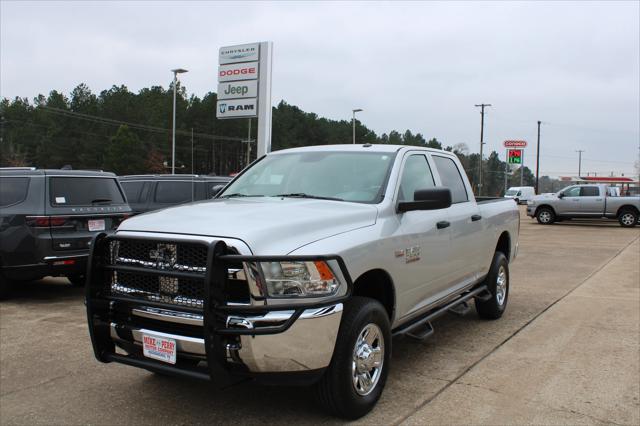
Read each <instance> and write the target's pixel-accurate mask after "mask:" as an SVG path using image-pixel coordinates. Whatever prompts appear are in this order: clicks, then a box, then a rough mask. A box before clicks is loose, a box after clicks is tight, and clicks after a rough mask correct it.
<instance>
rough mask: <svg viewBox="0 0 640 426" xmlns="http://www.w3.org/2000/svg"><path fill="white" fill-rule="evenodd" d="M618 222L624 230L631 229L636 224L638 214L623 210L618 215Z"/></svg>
mask: <svg viewBox="0 0 640 426" xmlns="http://www.w3.org/2000/svg"><path fill="white" fill-rule="evenodd" d="M618 222H620V225H621V226H623V227H625V228H633V227H634V226H636V225H637V224H638V213H637V212H636V211H634V210H631V209H624V210H622V211H621V212H620V214H619V215H618Z"/></svg>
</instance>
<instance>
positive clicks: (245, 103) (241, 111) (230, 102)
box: [216, 98, 258, 118]
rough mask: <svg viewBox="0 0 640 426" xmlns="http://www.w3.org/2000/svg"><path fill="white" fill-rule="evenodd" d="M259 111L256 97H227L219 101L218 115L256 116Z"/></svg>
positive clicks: (224, 116)
mask: <svg viewBox="0 0 640 426" xmlns="http://www.w3.org/2000/svg"><path fill="white" fill-rule="evenodd" d="M257 113H258V103H257V101H256V98H252V99H227V100H219V101H218V110H217V111H216V117H218V118H230V117H255V116H256V115H257Z"/></svg>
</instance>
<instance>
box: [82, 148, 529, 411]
mask: <svg viewBox="0 0 640 426" xmlns="http://www.w3.org/2000/svg"><path fill="white" fill-rule="evenodd" d="M519 227H520V219H519V213H518V210H517V207H516V205H515V203H514V202H513V201H512V200H504V199H497V200H484V201H480V202H476V200H475V198H474V196H473V193H472V190H471V187H470V185H469V182H468V181H467V178H466V175H465V173H464V170H463V168H462V167H461V165H460V162H459V161H458V159H457V158H456V156H455V155H453V154H452V153H449V152H446V151H440V150H433V149H423V148H416V147H407V146H392V145H328V146H321V147H306V148H296V149H289V150H283V151H279V152H273V153H270V154H268V155H266V156H264V157H262V158H260V159H258V160H257V161H256V162H254V163H253V164H252V165H251V166H250V167H248V168H247V169H245V170H244V171H243V172H242V173H241V174H240V175H238V176H237V177H236V178H235V179H234V180H233V181H232V182H231V183H229V184H228V185H227V187H226V188H225V189H224V190H223V191H222V192H221V193H220V194H219V195H217V196H216V198H215V199H213V200H209V201H203V202H197V203H193V204H189V205H184V206H180V207H173V208H169V209H165V210H160V211H156V212H152V213H148V214H143V215H139V216H136V217H133V218H130V219H128V220H126V221H125V222H123V223H122V224H121V225H120V227H119V228H118V230H117V232H116V233H115V234H100V235H98V236H97V237H96V238H95V240H94V242H93V244H92V254H91V257H90V265H89V269H88V280H87V287H86V291H87V293H86V302H87V317H88V323H89V331H90V335H91V340H92V344H93V349H94V353H95V356H96V358H97V359H98V360H99V361H102V362H119V363H124V364H128V365H132V366H136V367H141V368H145V369H147V370H151V371H153V372H156V373H159V374H172V375H181V376H188V377H193V378H200V379H206V380H214V381H216V380H222V378H224V377H243V378H244V377H250V378H254V379H258V380H265V381H270V382H273V381H276V382H285V383H298V384H314V385H315V386H316V389H317V391H318V401H319V402H320V403H322V404H323V405H324V406H325V407H326V408H327V409H328V410H329V411H330V412H332V413H334V414H335V415H338V416H341V417H344V418H350V419H354V418H358V417H361V416H363V415H365V414H366V413H367V412H369V411H370V410H371V409H372V408H373V406H374V405H375V403H376V402H377V400H378V398H379V397H380V395H381V393H382V390H383V388H384V385H385V381H386V379H387V374H388V372H389V367H390V365H391V347H392V336H408V337H412V338H415V339H425V338H427V337H428V336H429V335H430V334H431V333H432V332H433V327H432V321H433V320H434V319H435V318H436V317H438V316H439V315H442V314H444V313H446V312H455V313H458V314H462V313H465V312H466V311H468V310H469V309H470V306H469V304H468V303H469V302H471V301H474V302H475V308H476V311H477V313H478V315H479V316H480V317H481V318H485V319H497V318H500V317H501V316H502V314H503V312H504V310H505V308H506V305H507V300H508V296H509V264H510V262H512V261H513V260H514V259H515V257H516V253H517V249H518V232H519Z"/></svg>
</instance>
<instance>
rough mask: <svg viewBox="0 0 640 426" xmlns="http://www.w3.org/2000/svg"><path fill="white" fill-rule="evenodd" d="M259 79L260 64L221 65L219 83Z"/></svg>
mask: <svg viewBox="0 0 640 426" xmlns="http://www.w3.org/2000/svg"><path fill="white" fill-rule="evenodd" d="M257 78H258V63H257V62H246V63H242V64H229V65H220V68H218V82H220V83H222V82H225V81H236V80H256V79H257Z"/></svg>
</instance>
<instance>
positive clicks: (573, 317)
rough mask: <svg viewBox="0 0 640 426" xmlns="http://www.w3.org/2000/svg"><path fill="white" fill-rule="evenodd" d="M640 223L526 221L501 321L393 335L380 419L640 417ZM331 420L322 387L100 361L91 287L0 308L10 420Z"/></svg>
mask: <svg viewBox="0 0 640 426" xmlns="http://www.w3.org/2000/svg"><path fill="white" fill-rule="evenodd" d="M639 237H640V229H637V228H636V229H623V228H621V227H620V226H618V224H617V222H598V221H590V222H578V221H570V222H563V223H561V224H556V225H553V226H539V225H537V224H535V223H534V222H533V221H531V220H530V219H529V218H527V217H526V216H523V219H522V229H521V240H520V252H519V255H518V259H517V261H516V262H515V263H514V264H513V265H512V269H511V293H510V297H509V307H508V309H507V312H506V314H505V316H504V317H503V318H502V319H501V320H499V321H490V322H488V321H481V320H479V319H478V318H477V317H476V316H475V314H472V313H470V314H469V315H467V316H465V317H456V316H453V315H451V316H446V317H444V318H442V319H441V320H439V321H438V322H437V323H436V324H435V327H436V333H435V335H434V337H432V338H431V339H430V340H427V341H424V342H415V341H412V340H409V339H403V340H395V341H394V347H393V351H394V353H393V366H392V370H391V372H390V375H389V380H388V383H387V387H386V389H385V392H384V395H383V397H382V399H381V400H380V403H379V404H378V406H377V407H376V409H375V410H374V411H373V412H372V413H371V414H370V415H369V416H367V417H365V418H364V419H362V420H361V422H362V423H372V424H399V423H406V424H425V423H433V424H463V423H464V424H468V423H474V424H498V423H500V424H506V423H535V424H541V423H547V424H548V423H555V424H601V423H616V424H638V423H640V401H639V398H640V388H639V386H640V385H639V383H640V375H639V369H640V359H639V358H640V355H639V351H640V334H639V333H640V328H639V324H640V271H639V268H640V266H639V264H640V245H639ZM276 422H277V423H288V424H297V423H321V422H322V423H325V422H336V420H335V419H332V418H329V417H327V416H326V415H325V414H324V413H323V412H322V411H321V410H320V409H318V408H317V406H316V405H315V404H314V396H313V392H312V391H311V390H308V389H305V388H275V387H266V386H257V385H255V384H252V383H247V382H243V383H237V384H233V385H227V386H226V387H221V386H219V385H218V386H216V385H215V384H209V383H203V382H197V381H192V380H187V379H175V378H165V377H159V376H156V375H154V374H152V373H148V372H146V371H144V370H139V369H135V368H131V367H127V366H124V365H117V364H108V365H105V364H100V363H98V362H97V361H95V359H94V358H93V353H92V350H91V347H90V342H89V337H88V333H87V328H86V325H85V311H84V306H83V303H82V291H81V290H78V289H74V288H72V287H70V286H69V285H68V284H67V283H66V280H65V279H47V280H43V281H40V282H33V283H28V284H26V285H24V286H23V287H22V288H21V289H19V290H18V291H17V292H16V294H15V296H14V298H13V299H12V300H10V301H7V302H3V303H2V305H0V423H2V424H3V425H4V424H80V423H82V424H86V423H92V424H118V423H131V424H133V423H155V424H159V423H170V424H194V423H248V424H255V423H276Z"/></svg>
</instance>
